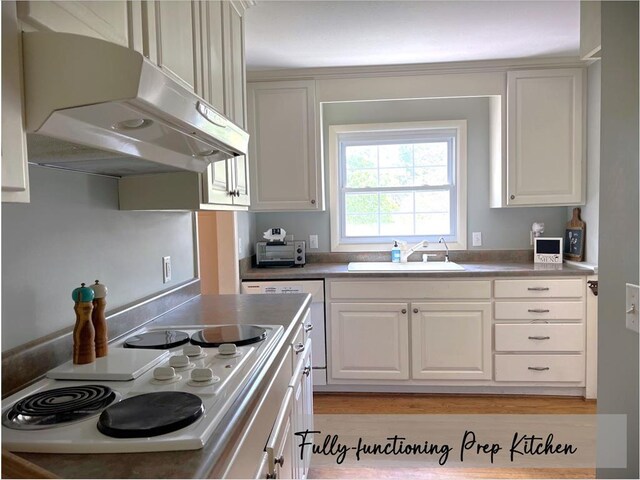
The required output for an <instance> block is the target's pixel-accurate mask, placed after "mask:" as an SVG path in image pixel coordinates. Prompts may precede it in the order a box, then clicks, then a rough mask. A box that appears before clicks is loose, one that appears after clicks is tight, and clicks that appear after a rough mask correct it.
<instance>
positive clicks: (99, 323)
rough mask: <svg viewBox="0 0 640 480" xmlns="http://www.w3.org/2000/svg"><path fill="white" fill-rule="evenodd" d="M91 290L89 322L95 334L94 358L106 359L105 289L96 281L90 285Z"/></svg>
mask: <svg viewBox="0 0 640 480" xmlns="http://www.w3.org/2000/svg"><path fill="white" fill-rule="evenodd" d="M91 290H93V294H94V297H93V312H92V313H91V322H92V323H93V328H94V330H95V332H96V341H95V345H96V357H98V358H100V357H106V356H107V353H108V352H109V346H108V342H109V335H108V334H107V319H106V317H105V315H104V310H105V308H106V306H107V299H106V296H107V287H106V286H104V285H103V284H101V283H100V282H99V281H98V280H96V283H95V284H93V285H91Z"/></svg>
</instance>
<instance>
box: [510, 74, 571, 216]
mask: <svg viewBox="0 0 640 480" xmlns="http://www.w3.org/2000/svg"><path fill="white" fill-rule="evenodd" d="M583 76H584V69H581V68H573V69H547V70H531V71H512V72H508V73H507V155H508V160H507V162H508V163H507V182H508V184H507V188H506V195H507V205H513V206H517V205H576V204H582V203H584V148H583V145H584V139H583V135H582V130H583V124H584V109H583V103H584V98H583V88H582V84H583Z"/></svg>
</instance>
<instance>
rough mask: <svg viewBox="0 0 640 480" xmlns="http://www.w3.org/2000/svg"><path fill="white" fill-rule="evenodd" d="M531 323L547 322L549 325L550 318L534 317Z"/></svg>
mask: <svg viewBox="0 0 640 480" xmlns="http://www.w3.org/2000/svg"><path fill="white" fill-rule="evenodd" d="M529 323H534V324H535V323H546V324H547V325H549V320H544V319H543V318H534V319H533V320H531V321H530V322H529Z"/></svg>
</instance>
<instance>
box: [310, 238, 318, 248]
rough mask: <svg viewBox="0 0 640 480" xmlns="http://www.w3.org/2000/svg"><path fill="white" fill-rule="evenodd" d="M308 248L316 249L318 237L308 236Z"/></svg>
mask: <svg viewBox="0 0 640 480" xmlns="http://www.w3.org/2000/svg"><path fill="white" fill-rule="evenodd" d="M309 248H318V235H309Z"/></svg>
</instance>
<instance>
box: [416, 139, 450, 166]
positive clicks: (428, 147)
mask: <svg viewBox="0 0 640 480" xmlns="http://www.w3.org/2000/svg"><path fill="white" fill-rule="evenodd" d="M448 148H449V144H448V143H447V142H429V143H417V144H415V145H414V154H413V155H414V160H415V164H416V166H419V165H424V166H430V165H446V164H447V157H448V155H447V150H448Z"/></svg>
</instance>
